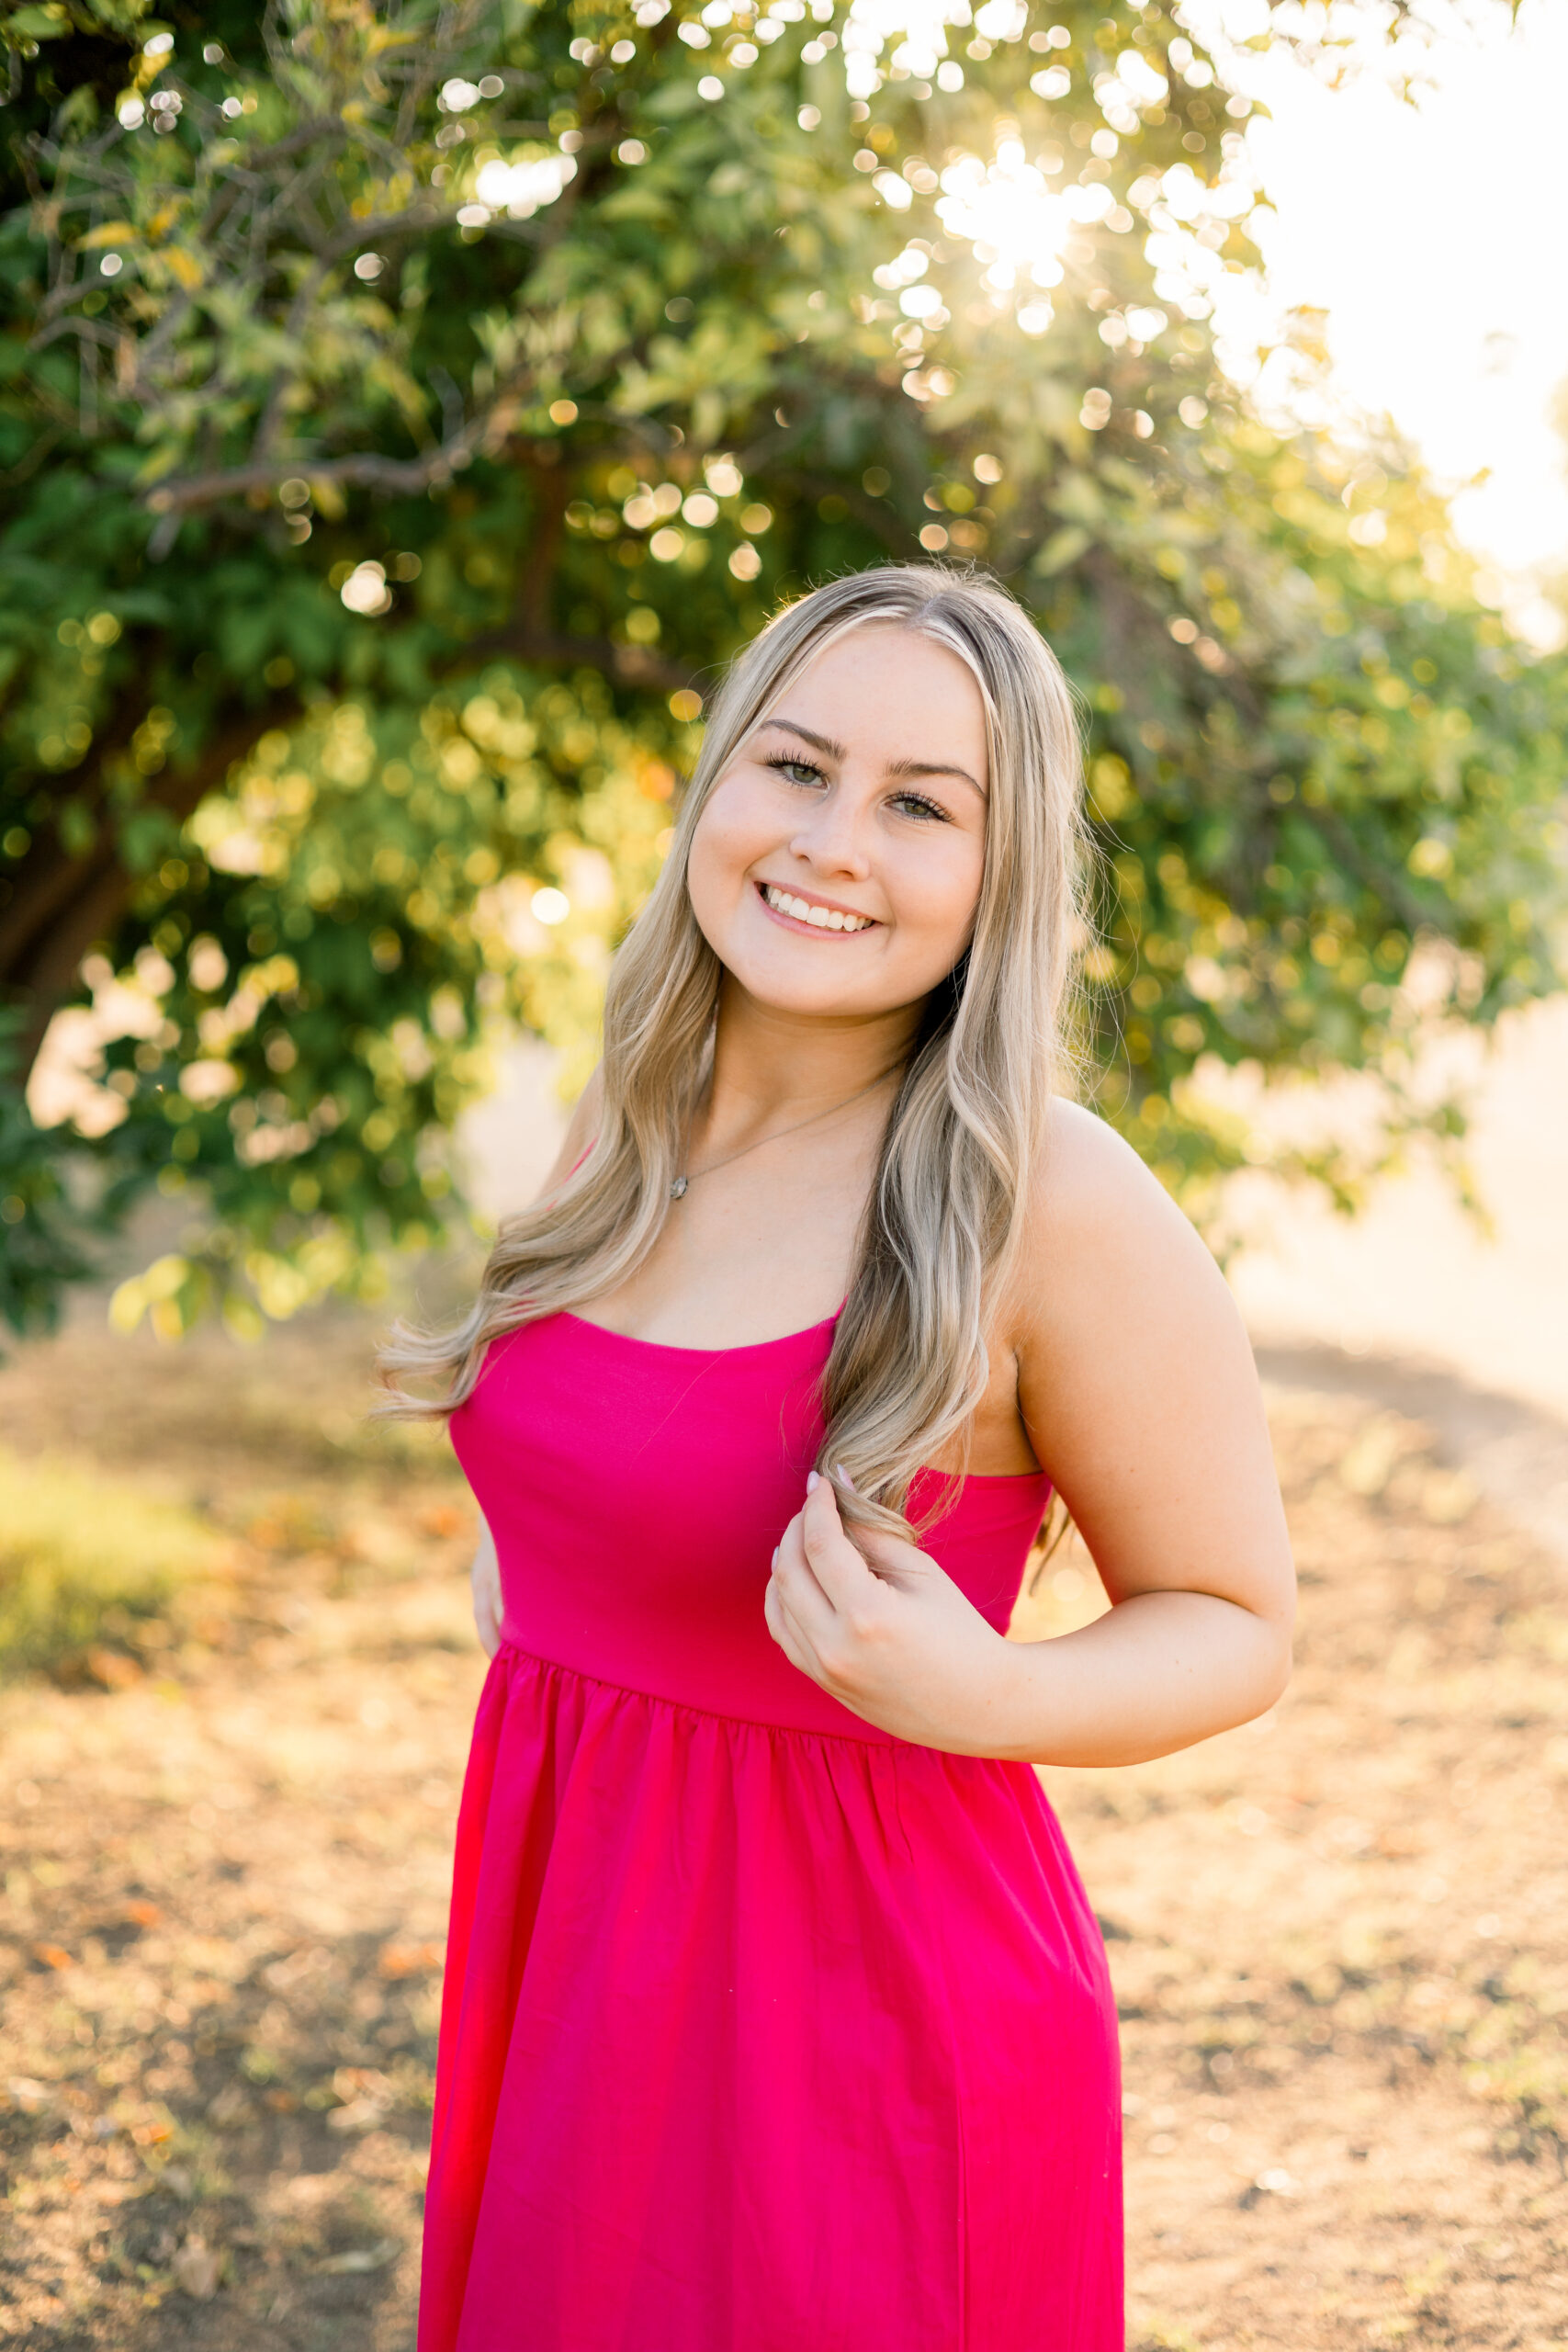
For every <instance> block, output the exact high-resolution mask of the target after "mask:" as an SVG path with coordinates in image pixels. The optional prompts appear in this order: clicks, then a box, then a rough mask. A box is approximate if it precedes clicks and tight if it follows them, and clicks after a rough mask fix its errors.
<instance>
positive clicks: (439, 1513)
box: [418, 1503, 469, 1535]
mask: <svg viewBox="0 0 1568 2352" xmlns="http://www.w3.org/2000/svg"><path fill="white" fill-rule="evenodd" d="M418 1518H419V1524H420V1526H421V1528H423V1531H424V1532H425V1534H426V1535H462V1534H465V1533H466V1532H467V1531H468V1524H469V1521H468V1512H467V1511H466V1510H463V1509H462V1508H461V1506H460V1505H459V1504H457V1503H429V1504H427V1505H426V1507H425V1509H424V1510H422V1511H421V1512H420V1513H419V1514H418Z"/></svg>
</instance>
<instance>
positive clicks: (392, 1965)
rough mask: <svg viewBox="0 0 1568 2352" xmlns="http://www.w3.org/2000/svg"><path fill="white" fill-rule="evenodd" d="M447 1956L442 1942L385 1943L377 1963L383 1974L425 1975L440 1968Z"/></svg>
mask: <svg viewBox="0 0 1568 2352" xmlns="http://www.w3.org/2000/svg"><path fill="white" fill-rule="evenodd" d="M445 1957H446V1955H445V1951H444V1950H443V1947H442V1946H441V1945H440V1944H383V1945H382V1947H381V1956H380V1959H379V1960H378V1962H377V1963H376V1964H377V1966H378V1969H379V1970H380V1972H381V1973H382V1975H383V1976H423V1975H427V1974H431V1973H434V1971H435V1970H437V1969H438V1968H440V1966H441V1965H442V1962H443V1961H444V1959H445Z"/></svg>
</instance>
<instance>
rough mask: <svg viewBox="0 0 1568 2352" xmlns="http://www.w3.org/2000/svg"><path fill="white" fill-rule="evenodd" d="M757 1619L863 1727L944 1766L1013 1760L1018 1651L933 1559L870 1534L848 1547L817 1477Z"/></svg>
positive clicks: (776, 1560) (776, 1559) (782, 1547)
mask: <svg viewBox="0 0 1568 2352" xmlns="http://www.w3.org/2000/svg"><path fill="white" fill-rule="evenodd" d="M763 1613H764V1614H765V1616H766V1618H767V1622H768V1631H769V1633H770V1634H772V1635H773V1639H774V1641H775V1642H777V1644H778V1645H779V1647H780V1649H782V1650H783V1652H784V1656H785V1657H787V1658H788V1659H789V1661H790V1663H791V1665H792V1666H796V1667H798V1668H800V1671H801V1672H802V1674H808V1675H809V1676H810V1677H811V1679H812V1680H813V1682H818V1683H820V1684H821V1686H822V1688H823V1690H824V1691H828V1692H829V1694H830V1695H831V1696H832V1697H833V1698H835V1699H837V1700H838V1701H840V1703H841V1704H842V1705H843V1706H846V1707H848V1708H849V1709H850V1711H851V1713H853V1714H857V1715H860V1716H862V1717H863V1719H864V1721H865V1722H867V1723H870V1724H876V1725H877V1726H878V1728H879V1729H881V1730H883V1731H887V1732H891V1733H893V1735H894V1736H895V1737H896V1738H898V1739H908V1740H912V1741H914V1742H915V1743H916V1744H917V1745H918V1746H919V1747H938V1748H942V1749H944V1750H945V1751H946V1752H947V1753H948V1754H949V1755H954V1756H1002V1755H1008V1754H1016V1753H1017V1743H1018V1737H1019V1731H1020V1726H1019V1724H1017V1723H1015V1722H1014V1720H1013V1717H1014V1716H1015V1714H1016V1713H1017V1710H1018V1701H1019V1698H1020V1696H1021V1692H1020V1691H1019V1690H1018V1688H1017V1687H1016V1686H1017V1685H1018V1684H1019V1682H1020V1679H1021V1678H1020V1676H1019V1674H1018V1671H1017V1668H1018V1664H1019V1653H1018V1650H1017V1648H1016V1646H1015V1645H1012V1644H1010V1643H1009V1642H1007V1641H1006V1640H1004V1638H1003V1637H1002V1635H1001V1634H998V1632H997V1631H996V1630H995V1628H994V1627H993V1626H991V1625H988V1624H987V1623H986V1620H985V1619H984V1618H983V1617H982V1616H981V1614H980V1612H979V1611H978V1610H977V1609H976V1607H975V1606H974V1604H973V1603H972V1602H971V1601H969V1600H966V1599H965V1597H964V1594H963V1593H962V1592H960V1590H959V1589H958V1587H957V1586H956V1585H955V1584H954V1583H953V1579H952V1577H950V1576H949V1575H948V1574H947V1573H946V1571H945V1570H944V1569H943V1568H942V1567H940V1566H938V1564H937V1562H936V1561H935V1560H933V1559H932V1558H931V1555H930V1554H929V1553H926V1552H920V1551H918V1550H917V1549H916V1547H915V1546H914V1544H904V1543H900V1542H898V1541H897V1539H896V1538H894V1537H892V1536H887V1535H884V1534H881V1533H880V1532H875V1531H868V1530H865V1529H861V1530H859V1531H857V1533H856V1536H855V1539H854V1541H853V1542H852V1541H851V1539H850V1537H849V1536H848V1535H847V1534H846V1533H845V1532H844V1523H843V1521H842V1520H841V1519H840V1515H839V1504H838V1498H837V1496H836V1495H835V1494H834V1492H833V1488H832V1487H831V1485H830V1484H829V1481H828V1480H827V1479H826V1478H819V1477H818V1475H817V1473H816V1472H815V1471H813V1472H812V1474H811V1476H810V1478H809V1479H808V1480H807V1491H806V1505H805V1508H804V1510H800V1511H797V1512H796V1514H795V1518H794V1519H792V1520H791V1521H790V1523H789V1525H788V1527H787V1528H786V1529H785V1530H784V1538H783V1541H782V1542H781V1543H780V1544H779V1547H778V1549H777V1551H776V1552H775V1553H774V1554H773V1575H772V1577H770V1578H769V1580H768V1589H767V1595H766V1598H765V1600H764V1601H763Z"/></svg>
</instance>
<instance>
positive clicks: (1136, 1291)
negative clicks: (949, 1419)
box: [1012, 1103, 1291, 1614]
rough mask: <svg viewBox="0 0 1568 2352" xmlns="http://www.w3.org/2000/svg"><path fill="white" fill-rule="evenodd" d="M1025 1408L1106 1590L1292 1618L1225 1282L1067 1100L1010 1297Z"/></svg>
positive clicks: (1263, 1456) (1243, 1338)
mask: <svg viewBox="0 0 1568 2352" xmlns="http://www.w3.org/2000/svg"><path fill="white" fill-rule="evenodd" d="M1012 1328H1013V1331H1014V1334H1015V1338H1014V1349H1015V1356H1016V1362H1017V1364H1018V1402H1019V1411H1020V1416H1021V1419H1022V1421H1023V1425H1024V1428H1025V1429H1026V1430H1027V1431H1028V1433H1029V1442H1030V1444H1031V1445H1032V1448H1033V1451H1034V1456H1035V1459H1036V1461H1038V1462H1042V1463H1044V1464H1046V1465H1047V1466H1048V1468H1049V1469H1050V1471H1051V1474H1052V1476H1053V1478H1054V1480H1055V1485H1056V1487H1057V1488H1058V1490H1059V1492H1060V1493H1061V1495H1062V1497H1063V1498H1064V1499H1065V1501H1066V1505H1067V1508H1068V1509H1069V1510H1070V1511H1071V1512H1072V1514H1073V1517H1074V1519H1075V1520H1076V1521H1077V1526H1078V1530H1079V1532H1080V1533H1081V1534H1082V1536H1083V1538H1084V1541H1085V1543H1086V1544H1088V1546H1089V1553H1090V1555H1091V1557H1092V1558H1093V1560H1094V1562H1095V1565H1096V1566H1097V1567H1098V1569H1099V1570H1100V1577H1101V1579H1102V1581H1103V1582H1104V1584H1105V1588H1106V1590H1107V1591H1108V1592H1109V1593H1110V1594H1111V1598H1112V1600H1120V1599H1125V1598H1126V1597H1127V1596H1128V1595H1130V1594H1132V1593H1134V1592H1145V1591H1151V1590H1154V1589H1156V1588H1162V1587H1170V1588H1180V1589H1190V1590H1192V1591H1201V1592H1208V1593H1213V1594H1217V1595H1218V1596H1219V1597H1220V1598H1222V1599H1226V1600H1235V1601H1239V1602H1240V1603H1241V1604H1242V1605H1243V1606H1245V1607H1247V1608H1258V1609H1263V1610H1267V1611H1276V1610H1278V1611H1285V1612H1286V1613H1287V1614H1288V1593H1289V1589H1290V1583H1291V1567H1290V1544H1289V1541H1288V1538H1287V1536H1286V1533H1285V1527H1284V1518H1283V1513H1282V1511H1281V1509H1280V1490H1279V1487H1278V1484H1277V1482H1276V1480H1275V1476H1274V1467H1273V1461H1272V1457H1271V1454H1270V1451H1269V1430H1268V1424H1267V1421H1266V1419H1265V1417H1264V1411H1263V1397H1262V1393H1261V1391H1260V1389H1259V1386H1258V1374H1257V1370H1256V1368H1255V1366H1254V1364H1253V1361H1252V1349H1251V1347H1250V1345H1249V1343H1248V1340H1247V1331H1246V1329H1245V1327H1244V1325H1243V1323H1242V1319H1241V1316H1240V1314H1239V1313H1238V1311H1237V1308H1236V1305H1235V1300H1234V1298H1233V1297H1232V1296H1231V1293H1230V1289H1229V1286H1228V1285H1227V1283H1226V1282H1225V1279H1224V1275H1223V1274H1222V1273H1221V1272H1220V1270H1219V1268H1218V1266H1217V1265H1216V1264H1215V1263H1214V1261H1213V1257H1212V1256H1211V1254H1210V1252H1209V1250H1208V1249H1207V1248H1206V1247H1205V1245H1204V1243H1203V1241H1202V1239H1201V1238H1200V1236H1199V1235H1198V1234H1197V1232H1195V1231H1194V1229H1193V1227H1192V1226H1191V1225H1190V1223H1189V1222H1188V1219H1187V1218H1186V1217H1185V1216H1183V1215H1182V1213H1181V1211H1180V1209H1179V1208H1178V1206H1177V1204H1176V1203H1175V1202H1174V1201H1173V1200H1172V1199H1171V1198H1170V1195H1169V1194H1168V1193H1167V1192H1166V1190H1165V1187H1164V1186H1163V1185H1162V1184H1161V1183H1160V1182H1159V1181H1158V1179H1157V1178H1156V1177H1155V1176H1154V1175H1153V1174H1152V1173H1151V1172H1150V1170H1148V1169H1146V1168H1145V1166H1144V1164H1143V1162H1142V1161H1141V1160H1140V1159H1139V1158H1138V1156H1137V1154H1136V1153H1135V1152H1134V1151H1133V1150H1132V1149H1131V1148H1129V1147H1128V1146H1127V1145H1126V1144H1125V1143H1123V1142H1122V1138H1121V1137H1120V1136H1117V1135H1115V1134H1114V1133H1113V1132H1112V1131H1111V1128H1109V1127H1108V1126H1106V1125H1105V1124H1104V1122H1103V1121H1102V1120H1100V1119H1097V1118H1095V1117H1094V1115H1093V1114H1092V1113H1090V1112H1087V1111H1083V1110H1080V1109H1078V1108H1077V1106H1075V1105H1074V1104H1072V1103H1063V1104H1061V1105H1060V1106H1059V1108H1058V1110H1057V1112H1056V1114H1055V1116H1054V1117H1053V1120H1052V1125H1051V1128H1050V1133H1049V1138H1048V1143H1047V1148H1046V1150H1045V1152H1044V1154H1043V1167H1042V1170H1041V1173H1040V1179H1039V1182H1038V1185H1037V1187H1036V1192H1035V1197H1034V1198H1033V1199H1032V1202H1031V1203H1030V1204H1029V1214H1028V1219H1027V1226H1026V1233H1025V1242H1024V1249H1023V1252H1022V1257H1021V1264H1020V1268H1019V1277H1018V1281H1017V1284H1016V1288H1015V1292H1014V1317H1013V1326H1012Z"/></svg>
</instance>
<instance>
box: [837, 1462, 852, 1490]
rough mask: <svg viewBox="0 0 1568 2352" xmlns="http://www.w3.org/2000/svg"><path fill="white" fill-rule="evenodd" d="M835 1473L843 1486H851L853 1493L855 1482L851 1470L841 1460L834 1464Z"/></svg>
mask: <svg viewBox="0 0 1568 2352" xmlns="http://www.w3.org/2000/svg"><path fill="white" fill-rule="evenodd" d="M833 1475H834V1476H835V1477H836V1478H837V1479H838V1480H839V1482H840V1485H841V1486H845V1487H848V1488H849V1490H850V1492H851V1494H853V1493H854V1491H855V1482H854V1480H853V1479H852V1477H851V1476H850V1474H849V1472H848V1471H847V1470H846V1469H845V1467H844V1465H843V1464H842V1463H841V1462H836V1463H835V1464H833Z"/></svg>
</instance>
